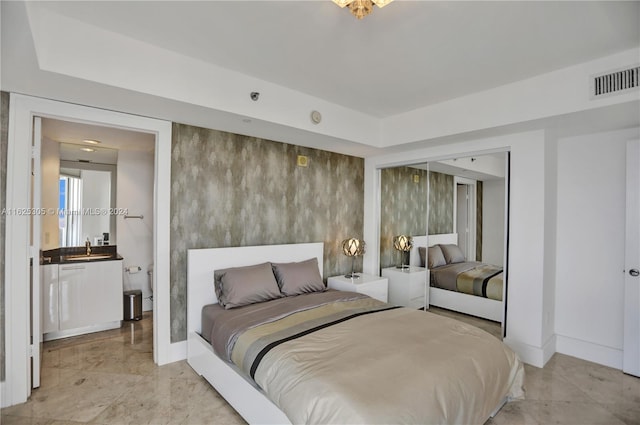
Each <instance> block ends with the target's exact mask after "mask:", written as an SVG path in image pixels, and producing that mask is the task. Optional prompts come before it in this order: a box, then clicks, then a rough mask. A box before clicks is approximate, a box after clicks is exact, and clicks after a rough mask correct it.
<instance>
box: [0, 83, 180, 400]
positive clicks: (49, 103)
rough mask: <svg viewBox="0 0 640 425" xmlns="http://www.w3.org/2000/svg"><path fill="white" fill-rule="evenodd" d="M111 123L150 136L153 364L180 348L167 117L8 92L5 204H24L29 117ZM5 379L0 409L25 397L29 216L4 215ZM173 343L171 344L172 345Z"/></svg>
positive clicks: (27, 386)
mask: <svg viewBox="0 0 640 425" xmlns="http://www.w3.org/2000/svg"><path fill="white" fill-rule="evenodd" d="M34 116H41V117H45V118H54V119H61V120H66V121H75V122H82V123H86V124H95V125H100V126H111V127H117V128H123V129H128V130H133V131H140V132H145V133H151V134H154V135H155V138H156V146H155V164H154V205H153V208H154V224H153V234H154V247H153V259H154V264H155V266H154V267H155V271H156V273H155V275H156V278H155V279H154V286H155V288H154V294H155V295H156V296H155V297H154V299H153V310H154V315H153V359H154V362H155V363H157V364H158V365H162V364H166V363H169V362H171V361H175V360H178V359H180V358H182V357H184V356H183V353H181V350H182V348H181V347H173V346H172V344H171V332H170V331H171V328H170V309H169V299H170V287H169V261H170V255H169V249H170V246H169V231H170V211H169V201H170V194H171V126H172V123H171V122H169V121H163V120H158V119H154V118H147V117H141V116H136V115H130V114H125V113H120V112H114V111H108V110H104V109H98V108H93V107H89V106H82V105H75V104H70V103H65V102H59V101H54V100H49V99H42V98H37V97H31V96H25V95H20V94H14V93H10V100H9V134H8V146H7V179H6V208H7V211H12V210H17V209H19V208H24V207H25V206H27V205H29V199H28V196H29V193H30V183H31V180H30V178H31V175H30V174H31V173H30V160H31V138H32V136H33V117H34ZM5 248H6V249H5V328H4V332H5V370H6V374H5V382H4V385H3V386H2V394H1V403H2V407H5V406H11V405H14V404H18V403H23V402H25V401H26V400H27V397H28V395H29V389H30V385H31V383H30V382H29V379H28V377H29V373H28V370H27V368H28V367H30V353H29V350H30V344H29V317H30V311H31V306H30V291H29V288H28V285H25V284H24V283H25V282H28V281H29V275H28V273H29V217H28V216H26V215H13V214H7V215H6V234H5ZM173 345H175V344H173Z"/></svg>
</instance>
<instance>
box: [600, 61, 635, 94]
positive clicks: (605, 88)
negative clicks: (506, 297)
mask: <svg viewBox="0 0 640 425" xmlns="http://www.w3.org/2000/svg"><path fill="white" fill-rule="evenodd" d="M639 78H640V66H635V67H631V68H626V69H622V70H620V71H615V72H609V73H607V74H602V75H596V76H595V77H594V78H593V80H592V85H593V86H592V90H591V96H592V97H600V96H604V95H608V94H614V93H618V92H622V91H625V90H629V89H633V88H635V87H640V81H639Z"/></svg>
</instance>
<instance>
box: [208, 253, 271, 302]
mask: <svg viewBox="0 0 640 425" xmlns="http://www.w3.org/2000/svg"><path fill="white" fill-rule="evenodd" d="M214 280H215V290H216V295H217V296H218V302H219V303H220V305H221V306H223V307H224V308H225V309H227V310H229V309H231V308H234V307H240V306H243V305H247V304H254V303H259V302H263V301H269V300H273V299H276V298H280V297H281V296H282V294H280V289H279V288H278V283H277V282H276V278H275V277H274V276H273V271H272V270H271V264H270V263H262V264H256V265H253V266H246V267H232V268H228V269H223V270H216V271H215V273H214Z"/></svg>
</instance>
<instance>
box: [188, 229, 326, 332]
mask: <svg viewBox="0 0 640 425" xmlns="http://www.w3.org/2000/svg"><path fill="white" fill-rule="evenodd" d="M312 257H316V258H317V259H318V268H319V269H320V276H322V270H323V269H322V267H323V258H324V243H322V242H316V243H301V244H285V245H261V246H240V247H232V248H205V249H190V250H188V252H187V332H189V333H190V332H193V331H196V332H200V330H201V329H200V322H201V320H202V307H204V306H205V305H207V304H215V303H217V302H218V300H217V299H216V292H215V290H214V287H213V272H214V270H219V269H226V268H228V267H242V266H250V265H253V264H260V263H264V262H267V261H270V262H274V263H287V262H293V261H303V260H307V259H309V258H312Z"/></svg>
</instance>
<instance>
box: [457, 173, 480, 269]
mask: <svg viewBox="0 0 640 425" xmlns="http://www.w3.org/2000/svg"><path fill="white" fill-rule="evenodd" d="M477 183H478V182H477V180H473V179H468V178H466V177H460V176H453V233H458V238H460V233H459V232H458V185H464V186H467V190H468V191H469V192H468V194H469V199H468V201H467V220H468V221H469V235H468V236H469V237H468V238H467V242H466V243H467V252H465V253H464V256H465V257H466V258H467V261H476V243H477V241H476V239H477V234H476V216H477V208H478V199H477V198H478V196H477ZM469 239H471V243H469Z"/></svg>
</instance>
